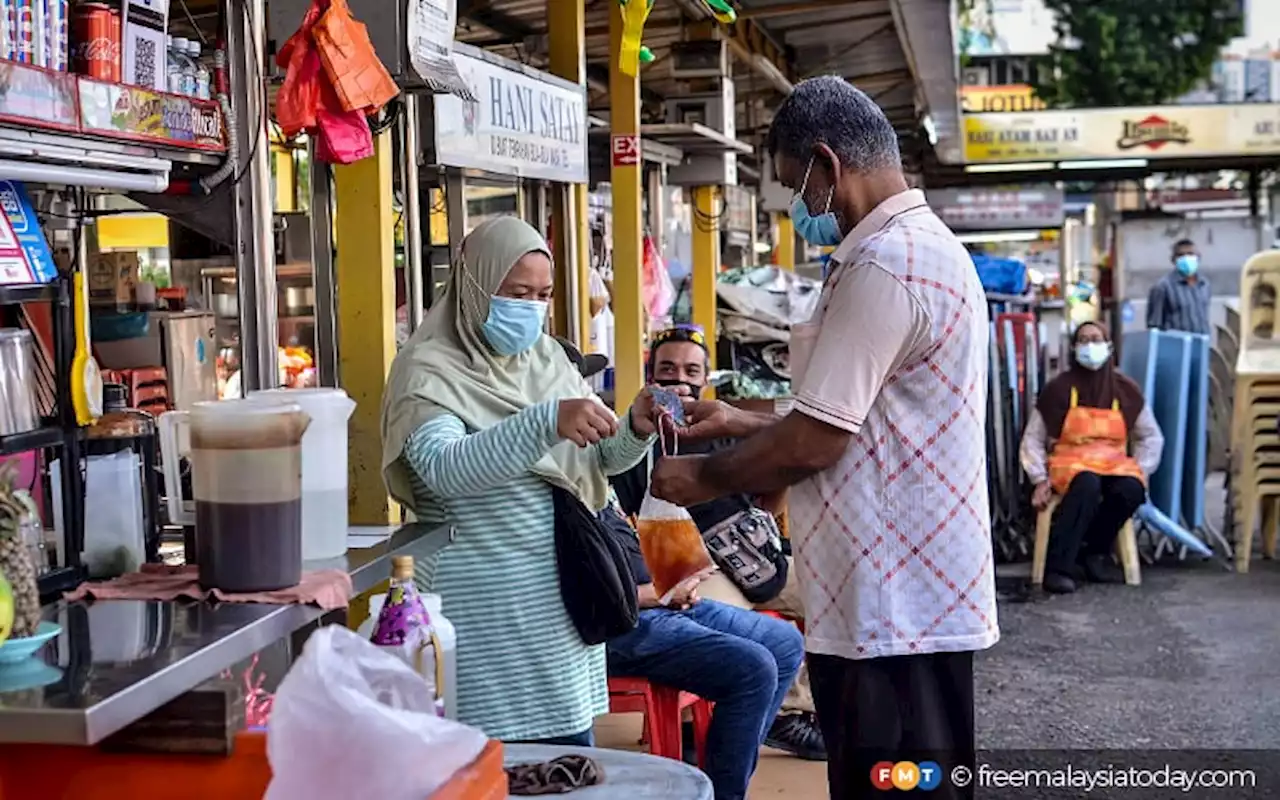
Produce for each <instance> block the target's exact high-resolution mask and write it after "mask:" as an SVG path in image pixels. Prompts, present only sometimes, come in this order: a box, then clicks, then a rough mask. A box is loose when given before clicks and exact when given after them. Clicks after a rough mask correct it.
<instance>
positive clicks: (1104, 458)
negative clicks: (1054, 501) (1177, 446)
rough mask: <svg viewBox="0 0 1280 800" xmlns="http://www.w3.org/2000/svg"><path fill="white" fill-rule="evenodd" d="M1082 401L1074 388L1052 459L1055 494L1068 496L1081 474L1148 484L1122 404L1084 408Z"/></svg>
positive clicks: (1050, 473)
mask: <svg viewBox="0 0 1280 800" xmlns="http://www.w3.org/2000/svg"><path fill="white" fill-rule="evenodd" d="M1078 399H1079V398H1078V393H1077V392H1076V390H1075V387H1072V389H1071V408H1070V410H1068V411H1067V416H1066V418H1065V419H1063V421H1062V433H1060V434H1059V435H1058V442H1057V444H1055V445H1054V447H1053V453H1051V454H1050V455H1049V483H1050V485H1051V486H1052V487H1053V491H1054V494H1058V495H1063V494H1066V491H1067V487H1068V486H1070V485H1071V481H1072V480H1073V479H1074V478H1075V477H1076V475H1079V474H1080V473H1081V472H1092V473H1094V474H1095V475H1107V476H1111V477H1129V478H1137V479H1138V480H1140V481H1142V482H1143V484H1145V483H1146V482H1147V481H1146V477H1145V476H1143V474H1142V469H1141V467H1139V466H1138V462H1137V461H1135V460H1134V459H1133V458H1132V457H1131V456H1130V455H1129V431H1128V429H1127V427H1126V426H1125V424H1124V415H1123V414H1121V413H1120V401H1119V400H1115V401H1112V403H1111V408H1084V407H1080V406H1078V405H1077V401H1078Z"/></svg>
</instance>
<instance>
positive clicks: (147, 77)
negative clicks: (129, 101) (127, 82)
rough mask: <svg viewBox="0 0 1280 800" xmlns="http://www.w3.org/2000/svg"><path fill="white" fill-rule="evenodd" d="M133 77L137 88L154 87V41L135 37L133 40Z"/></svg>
mask: <svg viewBox="0 0 1280 800" xmlns="http://www.w3.org/2000/svg"><path fill="white" fill-rule="evenodd" d="M133 52H134V64H135V66H134V75H133V80H134V82H135V83H136V84H138V85H139V86H155V85H156V43H155V40H154V39H144V38H142V37H141V36H135V37H134V39H133Z"/></svg>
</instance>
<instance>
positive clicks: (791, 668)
mask: <svg viewBox="0 0 1280 800" xmlns="http://www.w3.org/2000/svg"><path fill="white" fill-rule="evenodd" d="M608 648H609V673H610V674H611V675H621V676H628V677H638V678H645V679H646V680H650V681H653V682H654V683H660V684H662V685H664V686H670V687H672V688H673V689H681V690H684V691H688V692H693V693H694V694H696V695H698V696H699V697H702V698H704V699H706V700H710V701H712V702H713V703H715V704H716V708H715V712H714V714H713V715H712V719H711V731H710V733H709V734H708V735H707V764H706V768H707V776H708V777H710V778H711V783H712V785H714V786H715V792H716V800H742V799H743V798H745V797H746V795H747V784H748V783H750V782H751V775H752V773H753V772H755V769H756V760H757V758H758V757H759V755H760V745H761V744H762V743H763V742H764V737H765V734H766V733H768V731H769V726H770V725H771V724H772V723H773V720H774V717H776V716H777V714H778V709H779V708H780V707H781V706H782V698H783V697H784V696H786V693H787V690H788V689H790V688H791V682H792V681H793V680H795V677H796V672H797V671H799V669H800V661H801V659H802V658H803V657H804V638H803V637H802V636H801V635H800V632H799V631H798V630H796V628H795V627H794V626H792V625H791V624H789V623H786V622H783V621H782V620H778V619H774V618H773V617H767V616H765V615H764V614H758V613H756V612H754V611H744V610H742V609H739V608H734V607H733V606H727V605H724V604H722V603H716V602H714V601H711V600H701V601H699V602H698V603H696V604H695V605H694V606H693V608H690V609H689V610H688V611H671V610H668V609H663V608H651V609H645V610H644V611H641V612H640V621H639V623H638V624H637V625H636V627H635V630H633V631H631V632H630V633H626V634H623V635H622V636H619V637H617V638H616V639H611V640H610V641H609V644H608Z"/></svg>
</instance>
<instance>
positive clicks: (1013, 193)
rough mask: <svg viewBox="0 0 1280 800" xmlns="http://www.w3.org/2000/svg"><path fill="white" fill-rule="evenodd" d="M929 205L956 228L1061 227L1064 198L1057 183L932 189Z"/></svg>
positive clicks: (966, 229)
mask: <svg viewBox="0 0 1280 800" xmlns="http://www.w3.org/2000/svg"><path fill="white" fill-rule="evenodd" d="M928 198H929V205H930V206H931V207H932V208H933V211H934V213H935V214H937V215H938V217H939V218H941V219H942V221H943V222H945V223H947V226H948V227H950V228H951V230H953V231H1001V230H1014V229H1019V230H1021V229H1045V228H1060V227H1062V221H1063V218H1064V211H1063V205H1064V197H1063V193H1062V190H1061V189H1059V188H1057V187H1056V186H1022V187H1013V188H1007V189H1006V188H996V189H930V190H929V192H928Z"/></svg>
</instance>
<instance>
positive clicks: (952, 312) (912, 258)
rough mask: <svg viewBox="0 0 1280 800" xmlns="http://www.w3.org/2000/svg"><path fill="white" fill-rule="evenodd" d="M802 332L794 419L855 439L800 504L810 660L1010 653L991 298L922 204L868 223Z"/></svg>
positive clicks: (879, 213)
mask: <svg viewBox="0 0 1280 800" xmlns="http://www.w3.org/2000/svg"><path fill="white" fill-rule="evenodd" d="M831 260H832V269H831V272H830V276H829V277H828V279H827V283H826V286H824V287H823V295H822V300H821V302H820V303H819V306H818V310H817V312H816V313H815V315H814V318H813V319H812V320H811V321H810V323H809V324H808V325H800V326H796V327H795V328H794V329H793V330H792V340H791V364H792V380H793V385H794V387H795V392H794V394H795V406H794V408H795V411H796V412H798V413H801V414H805V415H807V416H809V417H812V418H814V419H817V420H820V421H822V422H825V423H827V424H829V425H832V426H834V427H837V428H840V429H842V430H846V431H849V432H850V433H852V434H853V438H852V439H851V440H850V443H849V447H848V449H847V450H846V451H845V453H844V455H843V456H842V457H841V459H840V462H839V463H838V464H836V465H835V466H834V467H831V468H830V469H827V470H825V471H823V472H821V473H819V474H817V475H815V476H814V477H812V478H810V479H808V480H806V481H804V482H802V483H800V484H799V485H797V486H796V487H794V488H793V489H792V494H791V500H790V503H789V508H790V514H791V517H792V537H793V540H794V543H795V545H796V566H797V568H798V569H799V579H800V585H801V587H802V591H803V592H804V599H805V617H806V619H805V625H806V632H807V647H808V649H809V651H811V652H815V653H823V654H827V655H833V656H840V657H843V658H849V659H862V658H879V657H885V656H901V655H915V654H923V653H934V652H951V651H970V650H982V649H985V648H987V647H990V646H991V645H993V644H995V642H996V641H997V640H998V639H999V638H1000V632H999V628H998V627H997V624H996V601H995V574H994V565H993V561H992V554H991V523H990V518H989V512H988V499H987V473H986V469H987V462H986V434H985V425H986V398H987V362H988V354H987V348H988V340H989V336H988V321H987V306H986V299H985V297H984V295H983V291H982V285H981V284H980V283H979V281H978V275H977V271H976V270H975V269H974V267H973V261H972V259H971V258H970V257H969V254H968V253H967V252H966V251H965V249H964V247H963V245H961V244H960V242H959V241H958V240H957V239H956V237H955V235H954V234H952V232H951V231H950V230H949V229H948V228H947V226H946V225H944V224H943V223H942V221H941V220H939V219H938V218H937V217H936V216H935V215H934V214H933V212H932V211H931V210H930V209H929V207H928V205H927V204H926V203H925V199H924V194H923V193H922V192H920V191H915V190H913V191H907V192H903V193H901V194H898V195H896V196H894V197H892V198H890V199H888V200H886V201H885V202H883V203H882V204H881V205H880V206H878V207H877V208H876V209H875V210H874V211H872V212H871V214H869V215H868V216H867V217H866V218H865V219H863V220H862V221H861V222H860V223H859V224H858V225H857V227H856V228H854V230H853V231H852V232H850V234H849V235H848V236H847V237H845V240H844V241H843V242H842V243H841V244H840V246H839V247H838V248H837V249H836V251H835V253H834V254H832V259H831Z"/></svg>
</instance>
